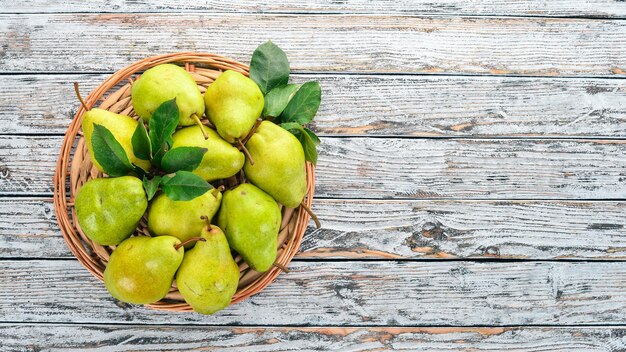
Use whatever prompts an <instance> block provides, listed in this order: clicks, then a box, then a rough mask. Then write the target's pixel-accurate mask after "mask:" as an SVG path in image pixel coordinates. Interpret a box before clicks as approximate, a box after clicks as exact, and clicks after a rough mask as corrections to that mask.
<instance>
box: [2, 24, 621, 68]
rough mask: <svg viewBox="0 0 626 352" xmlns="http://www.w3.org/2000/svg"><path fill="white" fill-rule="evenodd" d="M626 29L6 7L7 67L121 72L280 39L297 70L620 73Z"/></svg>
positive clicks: (240, 54)
mask: <svg viewBox="0 0 626 352" xmlns="http://www.w3.org/2000/svg"><path fill="white" fill-rule="evenodd" d="M295 22H297V25H294V23H295ZM285 28H289V30H288V31H286V30H285ZM625 36H626V22H624V21H610V20H587V19H560V18H552V19H547V18H542V19H528V18H486V17H483V18H480V17H478V18H477V17H474V18H472V17H413V16H380V15H379V16H373V15H372V16H369V15H360V16H356V15H352V16H348V15H315V16H304V15H297V16H295V15H272V16H270V15H253V14H247V15H245V14H244V15H239V14H212V15H210V16H209V15H206V14H180V15H177V16H175V17H172V16H170V15H168V14H101V15H96V14H50V15H1V16H0V48H1V49H0V72H15V71H20V72H68V71H71V72H81V71H83V72H84V71H91V72H102V71H115V70H118V69H120V68H121V67H123V66H126V65H128V64H129V63H131V62H133V61H136V60H139V59H143V58H144V57H146V56H151V55H155V54H158V53H165V52H177V51H205V52H214V53H219V54H222V55H226V56H229V57H232V58H235V59H238V60H241V61H248V60H249V58H250V55H251V53H252V52H253V50H254V49H255V48H256V46H257V45H259V44H260V43H261V42H264V41H265V40H267V39H273V40H275V41H276V43H277V44H279V45H280V46H281V47H282V48H284V49H285V51H286V52H287V55H288V56H289V58H290V61H291V64H292V68H294V69H295V70H297V71H318V72H319V71H323V72H328V71H334V72H360V73H367V72H386V73H395V72H402V73H448V74H456V73H462V74H510V75H550V76H562V75H567V76H581V75H582V76H620V77H621V76H623V75H624V72H626V66H625V64H624V63H625V62H626V51H625V50H622V45H621V44H623V38H624V37H625ZM213 38H219V39H218V40H213ZM564 43H567V45H564ZM92 48H97V50H93V49H92Z"/></svg>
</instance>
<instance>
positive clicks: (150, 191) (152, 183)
mask: <svg viewBox="0 0 626 352" xmlns="http://www.w3.org/2000/svg"><path fill="white" fill-rule="evenodd" d="M160 183H161V176H154V177H153V178H152V179H148V178H147V177H146V176H144V177H143V188H144V189H145V190H146V195H147V196H148V201H150V200H152V198H154V195H155V194H156V192H157V191H158V190H159V184H160Z"/></svg>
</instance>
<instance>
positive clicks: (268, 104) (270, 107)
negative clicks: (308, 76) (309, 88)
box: [263, 84, 300, 117]
mask: <svg viewBox="0 0 626 352" xmlns="http://www.w3.org/2000/svg"><path fill="white" fill-rule="evenodd" d="M298 88H300V85H299V84H287V85H285V86H280V87H276V88H274V89H272V90H271V91H270V92H269V93H267V95H266V96H265V105H264V106H263V117H278V116H280V114H281V113H282V112H283V110H285V107H286V106H287V104H288V103H289V101H290V100H291V98H292V97H293V95H294V94H296V92H297V91H298Z"/></svg>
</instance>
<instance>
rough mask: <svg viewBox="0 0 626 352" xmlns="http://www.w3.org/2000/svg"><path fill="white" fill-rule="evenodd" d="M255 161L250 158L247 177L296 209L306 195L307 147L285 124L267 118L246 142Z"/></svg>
mask: <svg viewBox="0 0 626 352" xmlns="http://www.w3.org/2000/svg"><path fill="white" fill-rule="evenodd" d="M246 148H247V149H248V152H249V153H250V156H251V157H252V160H254V165H252V163H250V160H246V162H245V164H244V166H243V170H244V172H245V173H246V177H247V178H248V179H249V180H250V181H251V182H252V183H253V184H255V185H256V186H258V187H259V188H261V189H262V190H264V191H265V192H267V193H268V194H269V195H270V196H272V197H273V198H274V199H276V201H277V202H278V203H280V204H282V205H284V206H286V207H288V208H296V207H298V205H300V203H302V200H303V199H304V196H305V194H306V169H305V168H304V166H305V159H304V150H303V149H302V144H300V141H298V139H297V138H296V137H295V136H294V135H293V134H291V133H290V132H288V131H286V130H285V129H283V128H282V127H280V126H278V125H276V124H274V123H272V122H270V121H263V122H261V124H260V125H259V127H258V128H257V130H256V132H255V133H254V134H253V135H252V137H250V139H249V140H248V142H247V143H246Z"/></svg>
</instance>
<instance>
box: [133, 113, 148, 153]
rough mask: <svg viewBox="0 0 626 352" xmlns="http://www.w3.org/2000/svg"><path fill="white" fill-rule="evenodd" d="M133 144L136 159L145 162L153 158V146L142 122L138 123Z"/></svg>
mask: <svg viewBox="0 0 626 352" xmlns="http://www.w3.org/2000/svg"><path fill="white" fill-rule="evenodd" d="M131 142H132V144H133V153H135V156H136V157H138V158H139V159H143V160H150V159H151V158H152V145H151V144H150V138H149V137H148V131H147V130H146V126H144V124H143V122H142V121H141V120H140V121H138V123H137V128H135V132H133V137H132V138H131Z"/></svg>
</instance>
